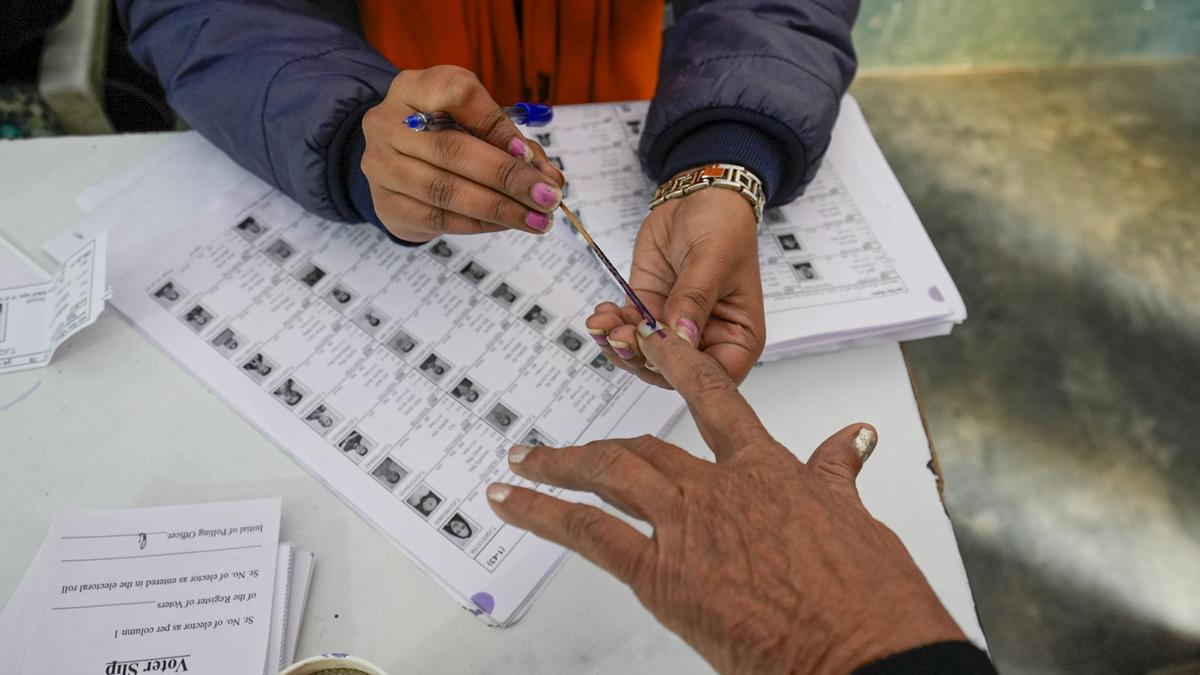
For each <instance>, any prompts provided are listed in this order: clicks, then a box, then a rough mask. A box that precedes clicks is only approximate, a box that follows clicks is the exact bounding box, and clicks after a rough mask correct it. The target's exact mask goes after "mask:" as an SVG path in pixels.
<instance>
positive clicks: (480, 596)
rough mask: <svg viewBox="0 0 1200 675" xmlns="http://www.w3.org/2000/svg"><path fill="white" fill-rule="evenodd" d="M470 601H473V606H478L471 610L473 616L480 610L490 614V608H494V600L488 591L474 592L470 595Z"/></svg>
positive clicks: (477, 614)
mask: <svg viewBox="0 0 1200 675" xmlns="http://www.w3.org/2000/svg"><path fill="white" fill-rule="evenodd" d="M471 602H473V603H475V606H476V607H478V608H479V609H478V610H473V611H472V613H473V614H474V615H475V616H479V614H480V613H481V612H482V613H483V614H491V613H492V610H493V609H496V600H495V599H494V598H493V597H492V596H491V594H490V593H476V594H475V595H472V596H471Z"/></svg>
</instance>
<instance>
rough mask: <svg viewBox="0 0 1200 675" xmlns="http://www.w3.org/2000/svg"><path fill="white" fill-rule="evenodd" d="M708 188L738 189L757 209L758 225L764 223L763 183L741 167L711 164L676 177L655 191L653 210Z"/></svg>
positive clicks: (765, 201) (755, 213) (756, 219)
mask: <svg viewBox="0 0 1200 675" xmlns="http://www.w3.org/2000/svg"><path fill="white" fill-rule="evenodd" d="M706 187H719V188H725V189H727V190H737V191H738V192H739V193H741V195H742V196H743V197H745V198H746V201H748V202H750V206H751V207H752V208H753V209H754V219H755V222H758V223H761V222H762V216H763V208H764V207H765V206H766V203H767V197H766V195H765V194H763V189H762V181H761V180H759V179H758V176H755V175H754V174H753V173H751V172H750V170H749V169H747V168H746V167H744V166H739V165H737V164H708V165H706V166H702V167H699V168H696V169H688V170H687V171H681V172H680V173H677V174H675V176H674V177H672V178H671V179H670V180H668V181H667V182H665V183H663V184H662V185H659V186H658V189H657V190H655V191H654V199H652V200H650V209H651V210H653V209H654V207H656V206H658V205H659V204H662V203H664V202H667V201H669V200H672V199H678V198H680V197H682V196H684V195H690V194H692V193H693V192H696V191H697V190H703V189H704V188H706Z"/></svg>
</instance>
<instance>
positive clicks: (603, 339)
mask: <svg viewBox="0 0 1200 675" xmlns="http://www.w3.org/2000/svg"><path fill="white" fill-rule="evenodd" d="M592 342H595V343H596V344H598V345H600V346H601V347H607V346H608V336H607V335H603V334H601V335H596V334H595V333H593V334H592Z"/></svg>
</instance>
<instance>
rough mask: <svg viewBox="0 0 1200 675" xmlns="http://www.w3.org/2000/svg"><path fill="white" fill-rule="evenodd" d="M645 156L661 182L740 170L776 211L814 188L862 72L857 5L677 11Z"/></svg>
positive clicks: (703, 5)
mask: <svg viewBox="0 0 1200 675" xmlns="http://www.w3.org/2000/svg"><path fill="white" fill-rule="evenodd" d="M674 4H675V17H676V21H675V25H673V26H672V27H670V28H669V29H668V30H667V32H666V35H665V36H664V40H663V54H662V65H661V67H660V69H659V78H658V91H657V92H655V95H654V101H653V102H652V104H651V105H650V114H649V117H648V118H647V121H646V133H645V134H644V135H643V136H642V139H641V145H640V148H639V149H640V151H641V155H642V162H643V164H644V165H645V167H646V170H647V172H648V173H649V174H650V175H651V176H652V177H653V178H655V179H656V180H658V181H660V182H661V181H663V180H665V179H666V178H669V177H671V176H672V175H674V174H675V173H678V172H679V171H683V170H686V169H690V168H694V167H696V166H699V165H702V164H705V163H709V162H713V161H724V162H732V163H735V164H742V165H744V166H747V167H748V168H750V169H751V170H752V171H754V172H755V173H756V174H757V175H758V176H759V177H761V178H762V179H763V181H764V183H765V184H766V185H765V188H766V191H767V198H768V199H769V200H770V202H772V203H780V202H784V201H788V200H790V199H792V198H794V197H795V196H796V195H797V194H799V192H800V190H801V189H802V188H803V187H804V185H806V184H807V183H808V182H809V181H811V180H812V178H813V175H814V174H815V173H816V170H817V167H818V166H819V164H820V161H821V158H822V157H823V156H824V154H825V150H826V148H827V147H828V146H829V137H830V133H831V132H832V130H833V123H834V121H835V120H836V119H837V113H838V106H839V104H840V102H841V98H842V95H843V94H845V93H846V89H847V88H848V87H849V86H850V81H851V80H852V79H853V78H854V72H855V67H856V61H855V55H854V49H853V47H852V46H851V41H850V29H851V27H852V26H853V25H854V19H855V18H856V17H857V15H858V8H859V0H791V1H790V2H782V1H778V0H709V1H707V2H705V1H694V0H693V1H690V2H683V1H677V2H675V3H674Z"/></svg>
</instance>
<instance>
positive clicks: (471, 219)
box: [362, 66, 563, 242]
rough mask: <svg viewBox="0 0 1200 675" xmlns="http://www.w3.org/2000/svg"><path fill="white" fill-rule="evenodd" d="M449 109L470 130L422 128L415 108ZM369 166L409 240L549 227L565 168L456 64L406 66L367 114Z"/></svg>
mask: <svg viewBox="0 0 1200 675" xmlns="http://www.w3.org/2000/svg"><path fill="white" fill-rule="evenodd" d="M436 110H443V111H445V112H448V113H450V114H451V116H453V117H454V119H455V121H456V122H458V123H459V124H460V125H461V126H462V127H463V129H464V130H463V131H458V130H445V131H436V132H433V131H430V132H415V131H412V130H411V129H409V128H408V127H406V126H405V125H404V120H405V118H407V117H408V116H409V115H411V114H413V113H414V112H428V111H436ZM362 130H363V136H364V137H365V139H366V143H367V148H366V152H364V153H363V159H362V170H363V173H364V174H366V177H367V181H368V182H369V183H370V184H371V199H372V200H373V201H374V204H375V213H376V215H378V216H379V219H380V220H381V221H383V224H384V225H385V226H386V227H387V229H388V230H389V231H390V232H391V233H392V234H394V235H396V236H397V237H399V238H401V239H404V240H406V241H412V242H421V241H429V240H430V239H433V238H434V237H437V236H438V235H440V234H478V233H481V232H498V231H500V230H505V229H514V230H523V231H525V232H533V233H537V234H541V233H544V232H546V231H547V230H549V229H550V225H551V223H552V222H553V220H552V219H551V217H550V215H549V214H550V213H551V212H552V211H554V209H555V208H557V207H558V202H559V201H560V200H561V199H562V189H561V188H562V185H563V175H562V173H560V172H559V171H558V169H557V168H555V167H554V165H552V164H551V163H550V162H549V160H547V158H546V153H545V151H544V150H542V148H541V146H539V145H538V144H537V143H534V142H533V141H530V140H528V139H526V138H525V137H524V136H523V135H522V134H521V132H520V131H518V130H517V127H516V125H514V124H513V122H512V120H510V119H508V117H507V116H505V114H504V111H503V110H501V108H500V106H499V105H497V104H496V102H495V101H493V100H492V97H491V96H490V95H488V93H487V90H486V89H484V88H483V85H482V84H481V83H480V82H479V79H478V78H476V77H475V75H474V74H472V73H471V71H469V70H465V69H463V68H458V67H456V66H435V67H433V68H428V69H425V70H405V71H402V72H401V73H400V74H399V75H397V76H396V77H395V79H393V80H392V85H391V87H390V88H389V89H388V93H387V96H386V97H385V98H384V99H383V102H381V103H380V104H379V105H377V106H375V107H374V108H371V109H370V110H368V111H367V114H366V115H365V116H364V117H363V121H362Z"/></svg>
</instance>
